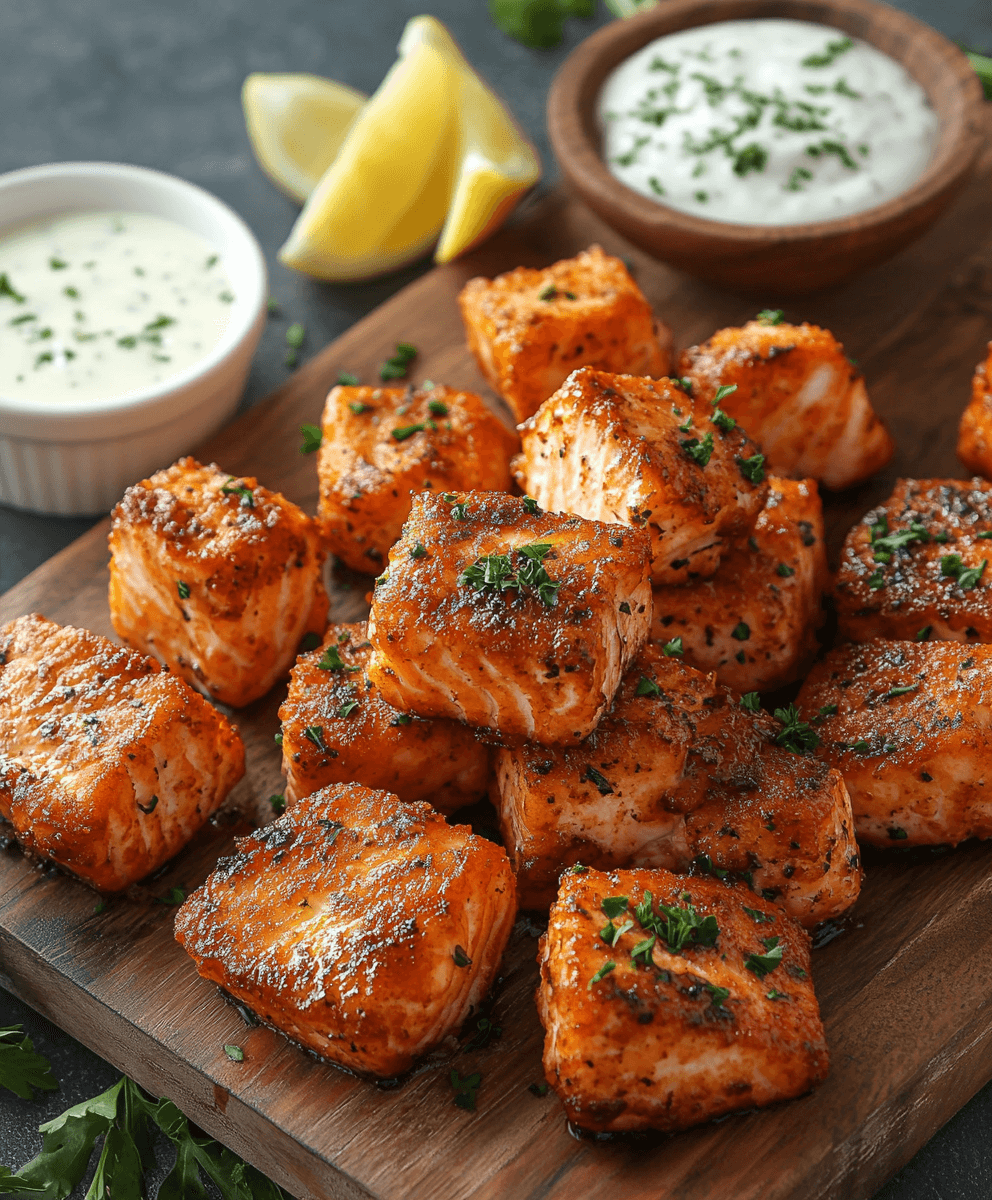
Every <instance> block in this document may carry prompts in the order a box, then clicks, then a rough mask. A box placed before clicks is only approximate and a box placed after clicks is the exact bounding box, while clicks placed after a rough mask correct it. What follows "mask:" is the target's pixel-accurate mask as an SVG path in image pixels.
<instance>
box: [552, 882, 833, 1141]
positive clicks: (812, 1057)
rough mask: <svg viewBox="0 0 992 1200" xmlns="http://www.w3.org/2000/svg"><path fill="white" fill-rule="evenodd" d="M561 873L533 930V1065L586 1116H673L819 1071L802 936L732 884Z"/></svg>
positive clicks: (606, 1119)
mask: <svg viewBox="0 0 992 1200" xmlns="http://www.w3.org/2000/svg"><path fill="white" fill-rule="evenodd" d="M574 870H575V869H573V871H570V872H568V873H567V874H566V875H564V876H563V878H562V883H561V890H560V891H559V893H558V899H557V900H556V902H555V904H554V907H553V908H552V909H551V917H550V921H549V923H548V932H547V933H546V934H545V936H544V937H542V939H541V944H540V951H539V954H538V962H539V963H540V967H541V983H540V986H539V988H538V993H537V1005H538V1011H539V1013H540V1016H541V1021H542V1023H543V1025H544V1029H545V1041H544V1073H545V1076H546V1078H547V1080H548V1082H549V1083H550V1084H551V1086H552V1087H553V1088H554V1089H555V1091H556V1092H557V1093H558V1095H559V1096H560V1098H561V1100H562V1102H563V1104H564V1106H565V1111H566V1113H567V1115H568V1118H569V1120H570V1121H571V1122H572V1124H573V1125H575V1126H576V1127H577V1128H579V1129H585V1130H590V1131H616V1132H620V1131H630V1130H638V1129H661V1130H667V1131H675V1130H679V1129H686V1128H688V1127H689V1126H691V1125H697V1124H699V1123H700V1122H701V1121H707V1120H710V1119H711V1118H713V1117H718V1116H720V1115H721V1114H722V1113H728V1112H733V1111H734V1110H735V1109H742V1108H760V1107H762V1106H764V1105H767V1104H772V1103H774V1102H775V1101H776V1100H787V1099H790V1098H791V1097H794V1096H801V1095H802V1094H803V1093H804V1092H808V1091H809V1090H810V1089H811V1088H812V1087H814V1086H815V1085H816V1084H817V1083H819V1082H820V1081H821V1080H823V1079H824V1078H825V1077H826V1074H827V1070H828V1054H827V1044H826V1039H825V1037H824V1032H823V1024H822V1022H821V1020H820V1011H819V1006H818V1005H817V1002H816V997H815V995H814V994H813V983H812V980H811V979H810V942H809V936H808V935H807V933H806V932H805V930H803V929H802V928H801V927H800V926H799V925H798V924H796V922H795V921H793V920H791V919H790V918H789V917H788V916H787V915H786V914H785V913H783V912H782V911H781V909H777V908H776V907H775V906H774V905H772V904H769V903H768V902H767V901H766V900H762V899H761V898H760V897H757V896H755V895H754V894H753V893H752V892H751V891H750V890H749V889H748V888H746V887H745V886H743V885H742V884H728V883H722V882H717V881H715V880H712V879H687V878H685V877H682V876H678V875H673V874H671V873H670V872H668V871H662V870H658V871H611V872H609V873H608V874H605V873H603V872H600V871H593V870H588V869H582V871H581V873H580V874H575V873H574Z"/></svg>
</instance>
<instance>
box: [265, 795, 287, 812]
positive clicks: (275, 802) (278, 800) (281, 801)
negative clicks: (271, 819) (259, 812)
mask: <svg viewBox="0 0 992 1200" xmlns="http://www.w3.org/2000/svg"><path fill="white" fill-rule="evenodd" d="M269 803H270V804H271V805H272V811H273V812H274V813H275V815H276V816H277V817H281V816H282V814H283V813H284V812H285V811H286V797H285V796H283V795H276V796H270V797H269Z"/></svg>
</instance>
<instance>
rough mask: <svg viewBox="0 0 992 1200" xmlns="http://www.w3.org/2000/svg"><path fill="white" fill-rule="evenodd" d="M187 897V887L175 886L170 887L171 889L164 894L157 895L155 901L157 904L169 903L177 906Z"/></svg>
mask: <svg viewBox="0 0 992 1200" xmlns="http://www.w3.org/2000/svg"><path fill="white" fill-rule="evenodd" d="M185 899H186V890H185V888H181V887H173V888H169V890H168V891H167V892H166V893H165V895H164V896H156V897H155V903H156V904H168V905H171V906H173V907H175V906H176V905H179V904H182V903H183V901H184V900H185Z"/></svg>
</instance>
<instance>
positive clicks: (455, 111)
mask: <svg viewBox="0 0 992 1200" xmlns="http://www.w3.org/2000/svg"><path fill="white" fill-rule="evenodd" d="M539 176H540V160H539V159H538V156H537V152H536V151H535V150H534V148H533V146H531V145H530V143H529V142H528V141H527V139H526V138H525V137H524V136H523V134H522V133H521V132H520V130H519V129H518V128H517V126H516V125H515V123H514V121H513V118H512V117H511V116H510V115H509V113H508V112H507V110H506V109H505V107H504V106H503V104H502V102H501V101H500V100H499V98H498V97H497V96H495V95H494V94H493V93H492V92H491V91H490V90H489V88H488V87H487V86H486V85H485V84H484V83H483V81H482V80H481V79H480V78H479V76H478V75H477V74H476V73H475V71H473V69H472V68H471V66H469V64H468V62H467V61H466V60H465V57H464V56H463V54H462V52H461V50H460V49H459V47H458V44H457V43H456V42H455V41H454V39H453V38H452V37H451V35H450V34H449V33H448V31H447V29H445V27H444V26H443V25H442V24H441V23H440V22H439V21H437V20H435V19H434V18H433V17H414V18H413V19H412V20H411V21H409V22H408V23H407V26H406V28H405V29H404V31H403V36H402V38H401V40H400V44H399V57H398V59H397V61H396V63H395V64H394V65H393V67H392V68H391V69H390V71H389V73H388V74H387V75H386V78H385V79H384V80H383V81H382V83H381V84H380V86H379V88H378V90H377V91H376V92H375V94H374V95H373V96H372V98H371V99H370V100H369V101H368V102H367V103H366V104H365V105H364V107H363V108H361V110H360V111H359V112H358V115H357V116H356V118H355V121H354V123H353V124H352V126H351V128H350V129H349V130H348V131H347V133H346V135H345V137H344V140H343V142H342V143H341V145H340V149H339V150H338V153H337V157H336V158H335V159H334V161H333V162H332V163H331V165H330V166H329V168H328V169H327V171H326V173H325V174H324V176H323V177H322V178H321V180H320V182H319V183H318V184H317V186H316V188H315V189H314V191H313V193H312V194H311V196H310V198H309V199H308V201H307V203H306V205H305V207H304V209H303V211H302V212H301V213H300V216H299V218H298V220H297V221H296V224H295V225H294V226H293V229H292V231H291V232H290V235H289V238H288V239H287V241H286V244H285V245H284V246H283V247H282V249H281V250H280V251H279V258H280V260H281V261H282V262H283V263H285V264H286V265H287V266H289V267H293V268H295V269H296V270H298V271H303V272H304V273H306V274H308V275H313V276H315V277H317V278H319V279H327V280H335V281H349V280H357V279H367V278H370V277H371V276H374V275H380V274H383V273H385V272H387V271H391V270H395V269H396V268H397V267H400V266H402V265H404V264H405V263H408V262H412V261H413V260H414V259H417V258H420V257H421V256H422V255H424V254H426V253H427V252H428V251H429V250H430V248H431V247H432V246H434V245H435V244H437V255H436V257H437V260H438V261H439V262H448V261H450V260H451V259H452V258H455V257H456V256H457V255H459V254H461V253H464V251H465V250H467V249H469V248H470V247H471V246H472V245H474V244H475V243H476V242H478V241H479V240H481V239H482V238H483V237H485V236H486V235H487V234H488V233H490V232H491V231H492V230H493V229H494V228H495V227H496V226H497V225H498V224H499V223H500V222H501V221H502V220H504V219H505V217H506V216H507V214H508V213H509V212H510V210H511V209H512V207H513V205H514V204H515V203H516V201H517V200H518V199H519V198H520V196H521V195H522V194H523V193H524V192H525V191H526V190H527V189H528V188H529V187H530V186H531V185H532V184H533V183H534V182H536V180H537V179H538V177H539Z"/></svg>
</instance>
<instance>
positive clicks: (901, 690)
mask: <svg viewBox="0 0 992 1200" xmlns="http://www.w3.org/2000/svg"><path fill="white" fill-rule="evenodd" d="M919 686H920V685H919V684H918V683H910V684H908V685H907V686H906V687H894V688H889V690H888V691H887V692H886V693H885V695H884V696H883V697H882V699H883V700H891V699H893V697H895V696H906V695H908V694H909V693H910V692H915V691H916V689H917V688H918V687H919Z"/></svg>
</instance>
